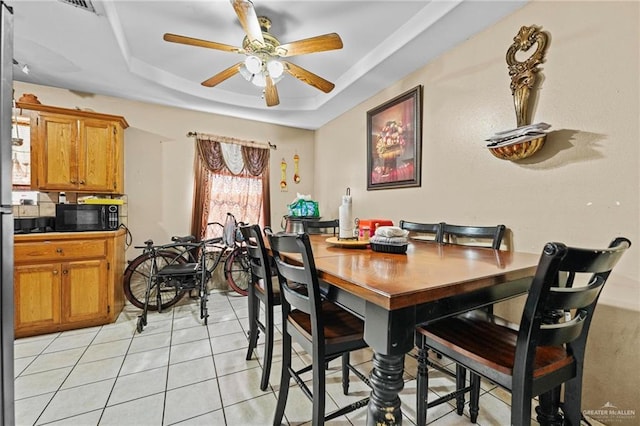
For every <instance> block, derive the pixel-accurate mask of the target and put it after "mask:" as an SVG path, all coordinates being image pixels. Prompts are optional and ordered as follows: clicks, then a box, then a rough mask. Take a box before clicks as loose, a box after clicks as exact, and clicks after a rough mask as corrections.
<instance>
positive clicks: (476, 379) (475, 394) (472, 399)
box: [469, 373, 480, 423]
mask: <svg viewBox="0 0 640 426" xmlns="http://www.w3.org/2000/svg"><path fill="white" fill-rule="evenodd" d="M469 380H470V383H471V393H470V395H469V417H471V423H476V422H477V421H478V413H479V412H480V376H478V375H477V374H475V373H471V377H470V378H469Z"/></svg>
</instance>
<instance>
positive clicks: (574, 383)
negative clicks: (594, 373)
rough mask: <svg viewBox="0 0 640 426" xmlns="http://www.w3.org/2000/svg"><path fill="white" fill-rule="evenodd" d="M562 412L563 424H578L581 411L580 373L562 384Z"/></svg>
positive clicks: (574, 425)
mask: <svg viewBox="0 0 640 426" xmlns="http://www.w3.org/2000/svg"><path fill="white" fill-rule="evenodd" d="M562 411H563V412H564V420H565V424H567V425H571V426H579V425H580V419H581V411H582V374H580V375H579V376H578V377H576V378H575V379H572V380H569V381H568V382H565V384H564V404H563V406H562Z"/></svg>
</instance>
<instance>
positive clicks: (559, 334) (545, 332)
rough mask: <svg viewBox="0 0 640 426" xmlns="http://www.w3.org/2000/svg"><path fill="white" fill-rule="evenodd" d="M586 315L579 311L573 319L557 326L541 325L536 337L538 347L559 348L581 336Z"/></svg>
mask: <svg viewBox="0 0 640 426" xmlns="http://www.w3.org/2000/svg"><path fill="white" fill-rule="evenodd" d="M587 317H588V313H587V312H586V311H585V310H580V311H579V312H578V313H577V314H576V316H575V317H574V318H572V319H571V320H569V321H566V322H561V323H557V324H542V325H541V326H540V334H539V335H538V345H539V346H560V345H563V344H565V343H569V342H573V341H574V340H576V339H577V338H578V337H580V335H581V334H582V330H583V329H584V326H585V323H586V320H587Z"/></svg>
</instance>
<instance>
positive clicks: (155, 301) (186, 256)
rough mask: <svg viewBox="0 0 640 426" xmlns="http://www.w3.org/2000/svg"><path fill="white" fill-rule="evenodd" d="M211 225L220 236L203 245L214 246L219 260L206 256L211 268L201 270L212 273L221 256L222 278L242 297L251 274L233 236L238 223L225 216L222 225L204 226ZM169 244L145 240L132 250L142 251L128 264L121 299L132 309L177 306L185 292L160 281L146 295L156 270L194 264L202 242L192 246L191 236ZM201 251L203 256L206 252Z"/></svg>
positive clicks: (183, 289) (210, 255)
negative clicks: (218, 227) (207, 270)
mask: <svg viewBox="0 0 640 426" xmlns="http://www.w3.org/2000/svg"><path fill="white" fill-rule="evenodd" d="M211 225H217V226H220V227H221V228H222V230H223V231H222V233H223V237H222V238H214V239H210V240H206V241H205V242H204V243H205V244H204V245H205V246H212V247H213V246H215V251H217V253H219V255H220V257H219V258H212V253H209V255H208V257H209V260H208V261H207V263H208V264H209V265H211V264H212V263H213V266H214V267H212V266H209V267H208V268H205V269H210V273H213V270H214V269H215V267H217V266H218V264H219V262H220V261H221V259H222V256H223V255H227V257H226V260H225V262H224V273H225V279H226V281H227V283H228V284H229V286H230V287H231V288H232V289H233V290H235V291H236V292H237V293H239V294H241V295H246V294H247V289H248V286H249V280H250V278H251V272H250V270H249V263H248V260H247V255H246V248H245V247H244V245H243V244H242V240H241V239H240V238H238V236H237V234H238V233H237V230H238V223H237V222H236V221H235V218H234V217H233V215H232V214H231V213H228V214H227V221H226V222H225V225H222V224H220V223H218V222H212V223H209V224H207V226H211ZM171 241H172V242H171V243H169V244H164V245H159V246H155V245H154V244H153V241H152V240H148V241H145V245H144V246H137V247H136V248H140V249H142V250H143V252H142V254H140V255H139V256H138V257H136V258H135V259H133V260H132V261H131V262H130V263H129V265H128V266H127V268H126V269H125V272H124V278H123V288H124V294H125V297H126V298H127V299H128V300H129V301H130V302H131V303H132V304H133V305H134V306H136V307H138V308H140V309H143V308H144V307H145V303H146V305H147V308H146V309H147V310H163V309H166V308H169V307H171V306H173V305H175V304H176V303H178V302H179V301H180V300H181V299H182V298H183V297H184V295H185V294H186V292H187V290H189V289H187V288H182V289H181V288H180V287H176V286H167V285H166V283H165V281H166V278H163V280H160V281H159V282H158V283H157V285H156V284H154V283H152V284H153V285H151V286H150V290H149V291H150V293H149V295H147V294H146V292H147V286H148V284H149V281H150V280H152V279H156V280H157V278H154V277H155V276H156V275H157V274H158V271H161V270H164V269H165V268H167V267H170V266H173V265H183V264H187V263H191V264H194V263H197V262H198V258H197V257H196V255H197V254H198V253H197V252H198V249H199V248H200V246H199V245H198V244H202V243H196V242H195V237H193V236H187V237H172V238H171ZM221 242H224V245H223V244H220V243H221ZM210 248H211V247H210ZM204 252H205V253H207V251H206V250H205V251H204ZM205 255H206V254H205ZM216 260H217V262H216ZM209 278H210V277H209ZM207 280H208V278H207ZM191 290H193V289H191ZM147 296H148V297H147Z"/></svg>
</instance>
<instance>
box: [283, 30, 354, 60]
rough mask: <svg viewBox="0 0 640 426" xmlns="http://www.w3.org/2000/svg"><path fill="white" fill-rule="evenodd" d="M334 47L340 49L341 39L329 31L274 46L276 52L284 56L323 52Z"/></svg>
mask: <svg viewBox="0 0 640 426" xmlns="http://www.w3.org/2000/svg"><path fill="white" fill-rule="evenodd" d="M336 49H342V39H341V38H340V36H339V35H338V34H336V33H330V34H324V35H320V36H316V37H311V38H305V39H304V40H298V41H293V42H291V43H285V44H281V45H280V46H278V47H277V48H276V54H277V55H279V56H282V57H283V58H286V57H290V56H295V55H304V54H306V53H315V52H324V51H327V50H336Z"/></svg>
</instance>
